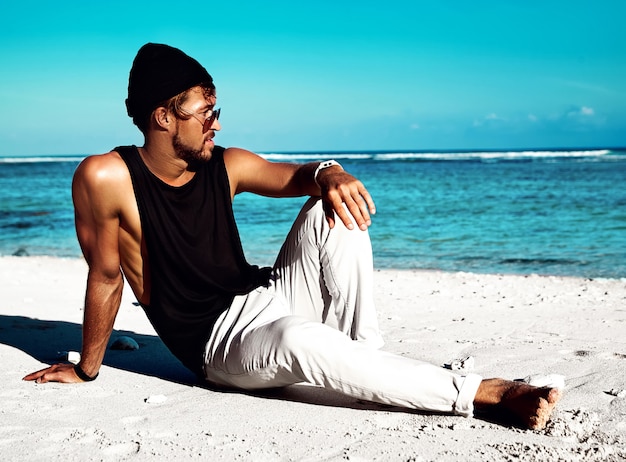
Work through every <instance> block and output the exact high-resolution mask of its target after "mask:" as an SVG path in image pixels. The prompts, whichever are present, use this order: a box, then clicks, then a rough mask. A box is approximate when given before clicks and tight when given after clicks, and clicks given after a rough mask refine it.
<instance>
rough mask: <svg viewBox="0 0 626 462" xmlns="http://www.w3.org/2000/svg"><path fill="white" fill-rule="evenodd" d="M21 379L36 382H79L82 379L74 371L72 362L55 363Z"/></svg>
mask: <svg viewBox="0 0 626 462" xmlns="http://www.w3.org/2000/svg"><path fill="white" fill-rule="evenodd" d="M22 380H28V381H33V380H34V381H35V382H37V383H46V382H62V383H81V382H82V380H81V379H80V378H79V377H78V376H77V375H76V372H74V365H73V364H55V365H53V366H50V367H46V368H45V369H41V370H40V371H37V372H33V373H32V374H28V375H27V376H26V377H24V378H23V379H22Z"/></svg>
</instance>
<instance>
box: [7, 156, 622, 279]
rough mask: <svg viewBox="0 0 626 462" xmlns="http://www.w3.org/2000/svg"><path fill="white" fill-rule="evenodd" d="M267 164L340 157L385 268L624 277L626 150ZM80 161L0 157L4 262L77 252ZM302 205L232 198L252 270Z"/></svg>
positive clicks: (269, 256)
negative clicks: (363, 192)
mask: <svg viewBox="0 0 626 462" xmlns="http://www.w3.org/2000/svg"><path fill="white" fill-rule="evenodd" d="M264 156H265V157H267V158H269V159H271V160H284V161H297V162H300V161H302V162H306V161H309V160H319V159H328V158H335V159H337V160H339V161H340V162H341V163H342V165H343V166H344V167H345V168H346V170H348V171H350V172H352V173H354V174H355V175H356V176H358V177H359V178H360V179H361V180H362V181H363V182H364V183H365V184H366V186H367V187H368V189H369V190H370V192H371V194H372V196H373V197H374V200H375V201H376V205H377V209H378V213H377V215H376V216H375V217H374V223H373V225H372V227H371V228H370V233H371V236H372V243H373V247H374V262H375V266H376V267H378V268H401V269H408V268H425V269H442V270H450V271H472V272H483V273H517V274H529V273H538V274H553V275H571V276H584V277H626V187H624V185H625V184H626V151H620V150H593V151H547V152H536V151H533V152H465V153H459V152H455V153H448V152H434V153H424V152H413V153H408V152H401V153H393V152H377V153H305V154H265V155H264ZM79 160H80V159H79V158H29V159H18V158H13V159H7V158H4V159H0V232H1V233H2V234H1V240H0V255H11V254H15V253H17V254H28V255H55V256H79V255H80V250H79V248H78V245H77V243H76V239H75V237H74V229H73V212H72V204H71V196H70V183H71V176H72V173H73V171H74V169H75V168H76V165H77V164H78V162H79ZM304 200H305V199H304V198H296V199H269V198H262V197H258V196H253V195H249V194H243V195H240V196H238V197H237V198H236V200H235V205H234V207H235V214H236V217H237V220H238V223H239V226H240V231H241V236H242V242H243V245H244V249H245V250H246V254H247V256H248V259H249V261H251V262H252V263H256V264H261V265H270V264H271V263H272V262H273V259H274V257H275V255H276V253H277V252H278V249H279V248H280V246H281V244H282V240H283V238H284V235H285V234H286V233H287V231H288V229H289V227H290V225H291V222H292V220H293V219H294V218H295V216H296V214H297V212H298V210H299V207H300V205H301V204H302V203H303V202H304ZM355 232H356V231H355Z"/></svg>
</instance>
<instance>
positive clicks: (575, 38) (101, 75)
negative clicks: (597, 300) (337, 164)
mask: <svg viewBox="0 0 626 462" xmlns="http://www.w3.org/2000/svg"><path fill="white" fill-rule="evenodd" d="M179 4H180V5H181V6H180V8H173V6H176V2H174V3H173V2H163V1H160V0H155V1H151V2H143V1H135V2H131V1H128V0H124V1H117V0H113V1H108V2H98V3H92V2H85V1H80V2H75V1H64V2H43V1H32V2H20V3H17V2H10V3H9V4H8V5H4V6H3V8H2V9H3V12H2V17H1V18H0V44H1V46H0V107H2V111H1V113H0V143H1V146H2V150H1V151H0V155H3V156H13V155H41V154H90V153H99V152H106V151H109V150H111V149H112V148H113V147H115V146H117V145H120V144H131V143H135V144H141V143H142V141H143V140H142V137H141V136H140V133H139V132H138V131H137V129H136V128H135V127H134V125H132V122H131V120H130V119H129V118H128V117H127V115H126V112H125V107H124V99H125V97H126V91H127V84H128V71H129V69H130V66H131V64H132V60H133V58H134V56H135V54H136V52H137V50H138V49H139V47H141V45H143V44H144V43H146V42H158V43H167V44H170V45H173V46H176V47H178V48H181V49H182V50H183V51H185V52H186V53H188V54H189V55H191V56H193V57H195V58H196V59H198V60H199V61H200V62H201V63H202V64H203V65H204V66H205V67H206V68H207V70H208V71H209V72H210V73H211V74H212V75H213V78H214V80H215V82H216V84H217V91H218V98H219V100H218V106H221V107H222V116H221V119H220V120H221V122H222V130H221V132H220V133H218V136H217V138H216V141H217V142H218V144H222V145H224V146H240V147H244V148H248V149H251V150H253V151H258V152H273V151H317V150H320V151H332V150H410V149H415V150H428V149H433V150H434V149H510V148H539V147H542V148H550V147H565V148H567V147H600V146H626V27H624V18H625V17H626V2H624V1H623V0H612V1H604V0H595V1H578V0H570V1H551V0H543V1H540V0H526V1H519V2H508V1H502V0H500V1H480V0H475V1H472V2H469V1H461V0H459V1H453V0H440V1H430V2H422V1H417V0H413V1H396V0H388V1H386V2H380V1H377V2H371V1H363V0H361V1H344V2H341V1H339V0H333V1H326V0H319V1H316V2H293V1H289V2H287V1H285V2H283V1H280V2H251V1H239V2H238V1H231V2H215V4H213V3H211V2H194V3H188V2H179ZM183 5H184V6H183Z"/></svg>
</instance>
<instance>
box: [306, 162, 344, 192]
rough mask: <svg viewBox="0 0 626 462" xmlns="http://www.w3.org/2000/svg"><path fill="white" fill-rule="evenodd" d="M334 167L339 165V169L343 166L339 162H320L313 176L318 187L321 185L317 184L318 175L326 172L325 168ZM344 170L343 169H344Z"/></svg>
mask: <svg viewBox="0 0 626 462" xmlns="http://www.w3.org/2000/svg"><path fill="white" fill-rule="evenodd" d="M334 165H338V166H339V167H341V164H340V163H339V162H337V161H336V160H333V159H331V160H325V161H324V162H320V163H319V165H318V166H317V168H316V169H315V173H314V174H313V179H314V180H315V184H316V185H318V186H319V185H320V184H319V183H318V182H317V175H319V173H320V172H321V171H322V170H324V169H325V168H328V167H332V166H334ZM342 168H343V167H342Z"/></svg>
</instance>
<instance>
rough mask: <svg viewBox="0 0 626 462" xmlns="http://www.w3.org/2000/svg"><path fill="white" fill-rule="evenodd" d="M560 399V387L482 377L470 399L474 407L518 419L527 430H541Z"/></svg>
mask: <svg viewBox="0 0 626 462" xmlns="http://www.w3.org/2000/svg"><path fill="white" fill-rule="evenodd" d="M559 399H561V390H559V389H558V388H550V387H534V386H532V385H528V384H526V383H523V382H512V381H510V380H503V379H486V380H483V381H482V382H481V384H480V386H479V387H478V392H477V393H476V397H475V398H474V406H475V407H476V409H477V410H479V411H480V410H482V411H487V412H495V413H501V412H504V413H506V414H509V415H510V416H514V417H516V418H517V419H520V420H521V422H522V423H523V424H524V425H525V426H526V427H528V428H530V429H531V430H541V429H542V428H544V427H545V426H546V424H547V423H548V420H549V419H550V414H551V413H552V410H553V409H554V407H555V406H556V403H557V402H558V401H559Z"/></svg>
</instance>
